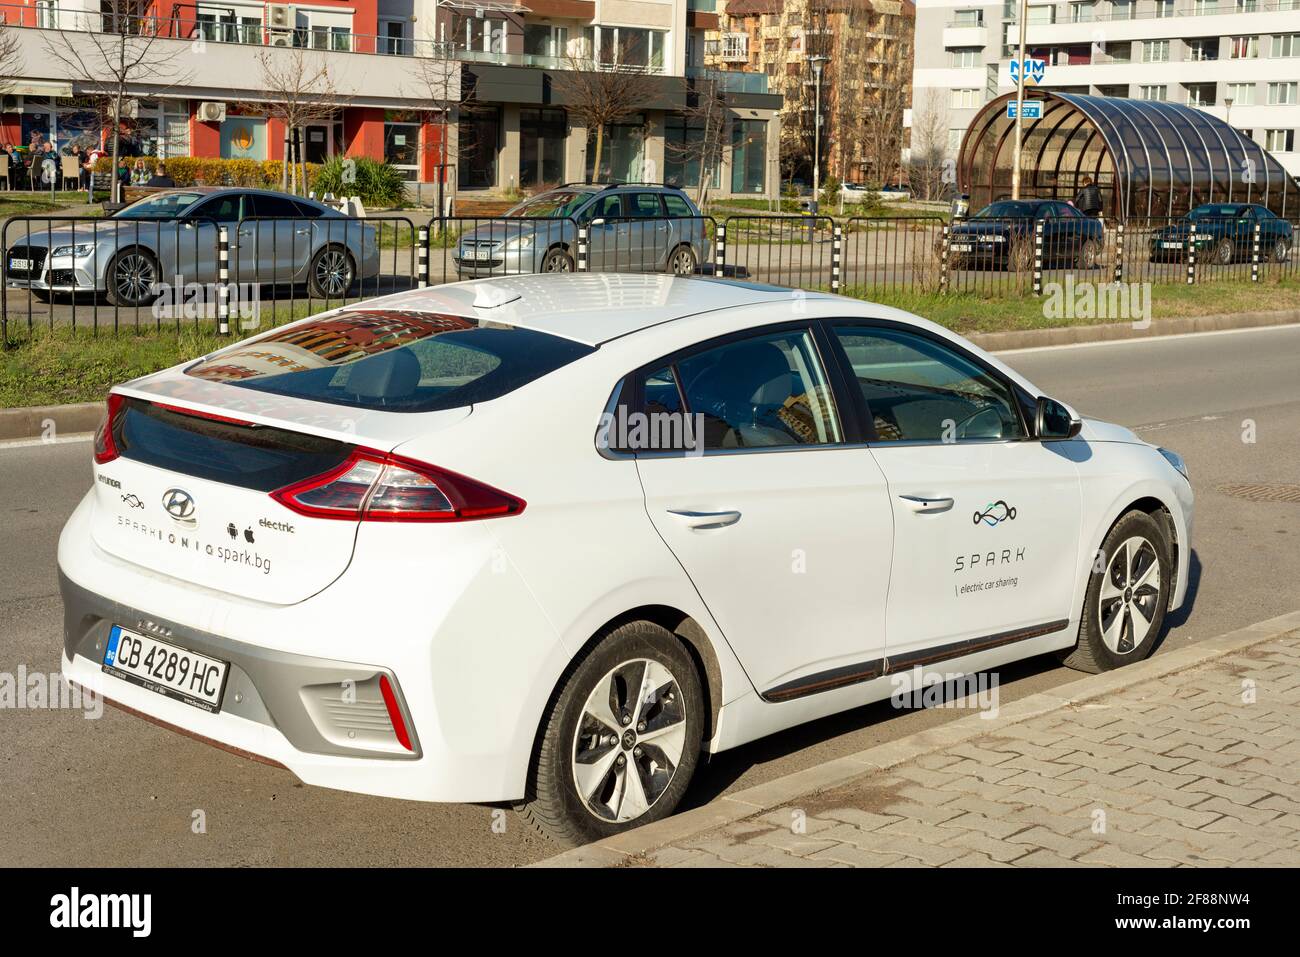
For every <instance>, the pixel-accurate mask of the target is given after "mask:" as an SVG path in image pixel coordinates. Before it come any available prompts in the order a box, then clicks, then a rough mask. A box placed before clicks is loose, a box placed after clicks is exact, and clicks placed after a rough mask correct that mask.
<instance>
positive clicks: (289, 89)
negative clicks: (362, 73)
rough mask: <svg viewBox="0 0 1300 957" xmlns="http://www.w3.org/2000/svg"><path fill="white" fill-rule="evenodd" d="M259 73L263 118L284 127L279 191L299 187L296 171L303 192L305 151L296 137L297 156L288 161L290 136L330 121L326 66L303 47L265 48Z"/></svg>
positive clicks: (331, 94)
mask: <svg viewBox="0 0 1300 957" xmlns="http://www.w3.org/2000/svg"><path fill="white" fill-rule="evenodd" d="M257 61H258V64H259V65H260V66H261V70H262V81H261V83H262V88H263V89H264V90H265V91H266V95H267V105H266V112H267V115H268V116H270V117H272V118H274V119H277V120H279V121H280V122H281V123H283V124H284V138H285V150H284V163H283V165H282V168H281V170H280V188H281V189H285V190H288V191H290V192H293V193H297V192H298V188H299V169H301V185H302V188H303V191H304V192H305V191H306V187H307V160H306V151H305V149H303V148H302V146H303V145H305V144H304V143H303V140H302V136H301V135H300V136H299V137H298V140H297V142H298V143H299V144H301V145H300V146H299V150H298V155H297V157H293V158H292V160H293V161H291V149H290V146H291V144H292V143H293V142H294V133H295V131H297V132H298V133H299V134H305V133H306V130H304V127H305V126H307V125H308V124H310V123H315V122H320V121H323V120H329V119H332V118H333V116H334V114H335V112H337V110H338V108H339V97H338V95H337V94H336V93H335V90H334V80H333V78H332V76H331V75H330V68H329V63H328V62H327V61H326V59H325V57H324V56H322V55H321V54H320V53H319V52H317V51H314V50H308V49H307V48H306V47H293V48H290V49H284V48H278V49H267V50H262V51H260V52H258V54H257Z"/></svg>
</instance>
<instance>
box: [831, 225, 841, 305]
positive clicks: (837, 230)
mask: <svg viewBox="0 0 1300 957" xmlns="http://www.w3.org/2000/svg"><path fill="white" fill-rule="evenodd" d="M843 243H844V227H843V226H841V225H840V224H839V223H833V224H832V225H831V292H839V291H840V290H841V289H842V288H843V283H842V282H841V281H840V265H841V264H842V263H843V262H844V253H843Z"/></svg>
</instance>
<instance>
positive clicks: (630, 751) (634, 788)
mask: <svg viewBox="0 0 1300 957" xmlns="http://www.w3.org/2000/svg"><path fill="white" fill-rule="evenodd" d="M685 744H686V709H685V706H684V703H683V701H682V692H681V688H680V687H679V686H678V683H677V679H676V678H675V677H674V676H673V674H672V672H671V671H669V670H668V668H666V667H665V666H664V665H662V664H660V663H659V662H657V661H652V660H650V659H648V658H637V659H634V660H631V661H626V662H624V663H622V664H620V665H618V666H617V667H615V668H613V669H611V670H610V671H609V672H607V673H606V674H605V676H604V677H603V678H602V679H601V680H600V681H598V682H596V686H595V688H594V689H592V692H591V694H590V695H588V696H587V701H586V703H585V704H584V705H583V708H582V715H581V717H580V718H579V720H578V727H577V730H576V731H575V732H574V738H573V783H574V786H575V787H576V788H577V791H578V796H579V797H580V798H581V799H582V803H583V805H584V806H585V807H586V808H587V810H588V811H589V812H590V813H591V814H593V815H594V816H595V817H597V818H599V819H601V820H602V821H609V822H612V823H617V824H623V823H626V822H628V821H633V820H636V819H637V818H639V817H641V815H643V814H645V813H646V812H647V811H649V810H650V808H651V807H653V806H654V804H655V802H656V801H658V800H659V798H660V797H661V796H662V795H663V793H664V791H666V790H667V789H668V785H669V784H671V783H672V780H673V777H674V776H675V775H676V774H677V767H678V765H679V764H680V763H681V759H682V750H683V748H684V747H685Z"/></svg>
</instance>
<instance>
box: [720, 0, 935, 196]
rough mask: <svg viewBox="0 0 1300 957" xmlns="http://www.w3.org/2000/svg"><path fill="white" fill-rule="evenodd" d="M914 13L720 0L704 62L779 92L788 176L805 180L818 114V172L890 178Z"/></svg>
mask: <svg viewBox="0 0 1300 957" xmlns="http://www.w3.org/2000/svg"><path fill="white" fill-rule="evenodd" d="M914 13H915V11H914V7H913V5H912V3H911V0H725V5H724V6H723V7H722V8H720V10H719V14H718V19H719V25H718V29H717V30H716V31H710V32H709V33H708V34H707V35H706V39H705V62H706V63H707V64H708V65H710V66H712V67H716V68H718V69H722V70H740V71H747V72H749V73H750V74H761V75H764V76H766V77H767V80H768V84H769V86H770V88H771V89H772V90H773V91H774V92H779V93H780V94H781V95H782V97H783V104H782V117H781V127H782V131H783V133H784V135H785V142H784V143H783V144H782V147H783V149H782V167H783V170H784V172H785V175H786V176H788V177H794V178H801V179H804V180H805V181H808V182H810V181H811V179H812V164H813V157H814V152H815V151H814V148H813V147H814V137H815V136H816V129H817V128H816V118H817V114H818V112H820V114H821V118H822V125H821V131H820V132H821V143H820V151H819V152H820V160H821V164H822V173H823V175H825V174H833V175H834V176H835V177H836V178H838V179H840V180H841V181H844V182H863V181H875V182H880V181H882V180H889V179H891V178H892V177H893V175H894V173H895V172H896V171H897V167H898V160H899V156H900V150H901V137H902V124H903V112H904V110H905V108H906V105H907V101H908V90H909V88H910V85H911V73H912V67H911V38H912V22H913V17H914ZM814 62H817V63H820V68H821V83H820V94H819V93H818V83H817V78H816V75H815V72H814ZM818 95H820V97H821V104H820V110H819V108H818V103H817V97H818Z"/></svg>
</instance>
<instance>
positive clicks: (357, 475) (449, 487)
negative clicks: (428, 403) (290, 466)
mask: <svg viewBox="0 0 1300 957" xmlns="http://www.w3.org/2000/svg"><path fill="white" fill-rule="evenodd" d="M271 498H273V499H275V500H276V501H277V502H279V503H280V504H281V505H283V506H284V507H285V508H288V509H292V510H293V511H295V512H297V513H298V514H300V515H310V516H312V517H315V518H341V519H347V520H350V521H354V522H355V521H362V522H458V521H468V520H470V519H476V518H498V517H501V516H505V515H518V514H519V513H520V512H522V511H523V510H524V505H525V502H524V500H523V499H520V498H516V497H515V496H513V495H508V494H506V493H505V492H502V491H501V490H500V489H495V488H493V487H492V486H490V485H484V484H483V483H482V482H476V481H475V480H474V479H471V478H467V477H466V476H464V475H459V474H457V473H455V472H449V471H448V470H446V469H441V468H438V467H437V466H435V465H429V464H427V463H425V462H417V461H415V460H414V459H408V458H403V457H402V456H400V455H385V454H384V453H383V452H376V451H374V450H373V449H357V450H355V451H354V452H353V453H352V455H350V456H349V457H348V459H347V461H345V462H344V463H343V464H341V465H339V466H337V467H335V468H333V469H330V470H329V471H328V472H324V473H322V474H321V475H315V476H312V477H311V478H308V479H303V480H302V481H300V482H295V483H293V484H292V485H286V486H285V487H284V488H281V489H276V490H275V491H274V492H272V493H271Z"/></svg>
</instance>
